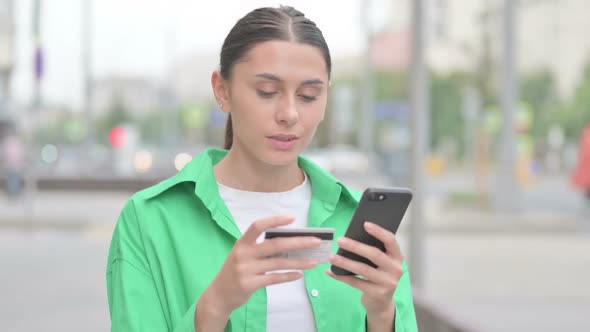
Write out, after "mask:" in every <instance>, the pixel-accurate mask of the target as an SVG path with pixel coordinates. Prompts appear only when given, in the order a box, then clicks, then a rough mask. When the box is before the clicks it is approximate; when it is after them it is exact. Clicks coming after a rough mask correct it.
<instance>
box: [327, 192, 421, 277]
mask: <svg viewBox="0 0 590 332" xmlns="http://www.w3.org/2000/svg"><path fill="white" fill-rule="evenodd" d="M411 200H412V191H411V190H410V189H407V188H368V189H366V190H365V191H364V193H363V195H362V197H361V200H360V202H359V205H358V206H357V208H356V211H355V213H354V216H353V217H352V220H351V221H350V225H349V226H348V229H347V230H346V234H345V235H344V236H346V237H348V238H351V239H354V240H356V241H359V242H363V243H365V244H368V245H370V246H374V247H377V248H379V249H380V250H381V251H385V245H384V244H383V243H382V242H381V241H379V240H377V239H376V238H374V237H373V236H372V235H370V234H369V233H367V232H366V231H365V228H364V222H365V221H370V222H372V223H374V224H377V225H379V226H381V227H383V228H385V229H387V230H389V231H390V232H392V233H395V232H397V229H398V228H399V225H400V223H401V221H402V219H403V217H404V214H405V213H406V210H407V208H408V206H409V204H410V201H411ZM338 254H339V255H342V256H344V257H347V258H350V259H353V260H356V261H359V262H363V263H366V264H369V265H371V266H373V267H375V264H373V263H372V262H371V261H369V260H368V259H366V258H364V257H361V256H359V255H356V254H353V253H351V252H348V251H346V250H344V249H341V248H339V249H338ZM332 271H334V273H336V274H351V273H350V272H348V271H346V270H344V269H341V268H338V267H337V266H332Z"/></svg>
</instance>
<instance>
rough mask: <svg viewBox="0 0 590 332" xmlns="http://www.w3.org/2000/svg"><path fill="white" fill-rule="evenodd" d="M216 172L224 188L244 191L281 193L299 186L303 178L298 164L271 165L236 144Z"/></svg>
mask: <svg viewBox="0 0 590 332" xmlns="http://www.w3.org/2000/svg"><path fill="white" fill-rule="evenodd" d="M213 171H214V173H215V178H216V179H217V181H219V182H220V183H222V184H223V185H225V186H228V187H231V188H234V189H238V190H245V191H257V192H282V191H288V190H291V189H293V188H295V187H297V186H298V185H300V184H301V183H302V182H303V180H304V178H305V177H304V175H303V172H302V171H301V169H300V168H299V165H298V164H297V161H294V162H293V163H291V164H289V165H281V166H276V165H269V164H265V163H263V162H261V161H260V160H257V159H255V158H253V157H252V155H250V154H248V152H246V151H244V150H243V149H240V148H239V146H236V145H234V146H233V147H232V148H231V149H230V151H229V152H228V154H227V155H226V156H225V158H223V160H221V161H220V162H219V163H218V164H217V165H215V166H214V168H213Z"/></svg>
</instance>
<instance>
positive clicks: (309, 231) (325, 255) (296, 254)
mask: <svg viewBox="0 0 590 332" xmlns="http://www.w3.org/2000/svg"><path fill="white" fill-rule="evenodd" d="M294 236H315V237H317V238H320V239H321V240H322V244H321V245H320V246H319V247H317V248H313V249H301V250H293V251H287V252H283V253H280V254H277V255H275V256H274V257H285V258H309V259H315V260H317V261H318V262H319V263H329V262H330V253H331V252H332V241H333V240H334V228H271V229H268V230H267V231H266V234H265V237H264V239H275V238H279V237H294Z"/></svg>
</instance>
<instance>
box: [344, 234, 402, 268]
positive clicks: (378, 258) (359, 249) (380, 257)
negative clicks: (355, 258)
mask: <svg viewBox="0 0 590 332" xmlns="http://www.w3.org/2000/svg"><path fill="white" fill-rule="evenodd" d="M338 245H339V246H340V247H341V248H342V249H345V250H347V251H350V252H352V253H355V254H357V255H359V256H361V257H365V258H367V259H368V260H370V261H371V262H373V263H374V264H375V265H377V266H378V267H379V268H381V269H383V270H385V271H392V270H393V267H394V261H393V259H392V258H391V257H389V256H388V255H387V254H386V253H384V252H383V251H381V250H379V249H378V248H376V247H373V246H370V245H367V244H364V243H361V242H358V241H355V240H352V239H349V238H346V237H341V238H340V239H338Z"/></svg>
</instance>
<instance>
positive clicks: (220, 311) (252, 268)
mask: <svg viewBox="0 0 590 332" xmlns="http://www.w3.org/2000/svg"><path fill="white" fill-rule="evenodd" d="M292 222H293V218H292V217H286V216H274V217H270V218H266V219H261V220H258V221H256V222H254V223H253V224H252V225H251V226H250V227H249V228H248V230H247V231H246V233H245V234H244V235H243V236H242V237H241V238H240V239H239V240H238V241H236V244H235V245H234V247H233V249H232V251H231V252H230V253H229V255H228V257H227V259H226V260H225V263H224V264H223V266H222V268H221V270H220V271H219V273H218V274H217V276H216V277H215V279H214V280H213V282H212V283H211V285H209V287H208V288H207V289H206V290H205V292H204V293H203V295H202V296H201V298H200V299H199V303H198V305H197V312H196V315H195V326H196V327H197V330H198V331H222V330H223V329H224V328H225V325H226V324H227V321H228V319H229V316H230V315H231V313H232V312H233V311H234V310H235V309H237V308H238V307H240V306H242V305H243V304H245V303H246V302H247V301H248V299H249V298H250V297H251V296H252V294H253V293H254V292H255V291H256V290H257V289H260V288H263V287H266V286H269V285H274V284H279V283H284V282H290V281H294V280H297V279H300V278H301V277H303V274H302V273H301V272H276V273H267V272H271V271H277V270H308V269H311V268H314V267H315V266H317V264H318V261H315V260H309V259H294V258H280V257H273V258H270V257H271V256H274V255H276V254H279V253H282V252H286V251H291V250H299V249H310V248H315V247H318V246H319V245H320V244H321V240H320V239H318V238H316V237H288V238H275V239H271V240H265V241H263V242H261V243H257V239H258V237H260V235H262V234H263V233H264V232H265V231H266V230H267V229H269V228H274V227H279V226H285V225H288V224H290V223H292Z"/></svg>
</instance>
